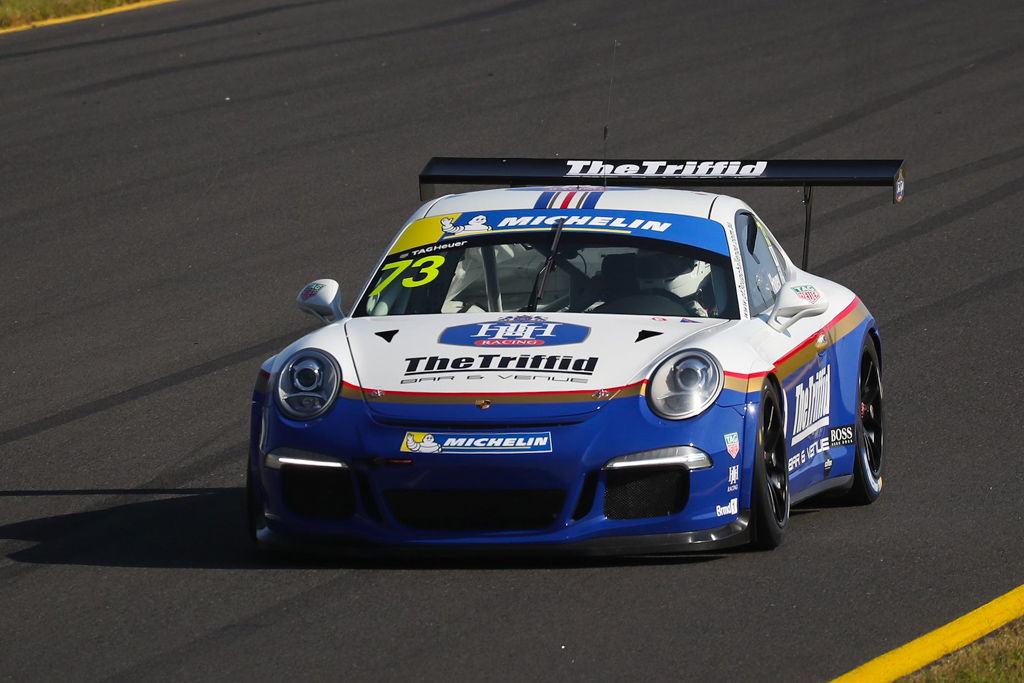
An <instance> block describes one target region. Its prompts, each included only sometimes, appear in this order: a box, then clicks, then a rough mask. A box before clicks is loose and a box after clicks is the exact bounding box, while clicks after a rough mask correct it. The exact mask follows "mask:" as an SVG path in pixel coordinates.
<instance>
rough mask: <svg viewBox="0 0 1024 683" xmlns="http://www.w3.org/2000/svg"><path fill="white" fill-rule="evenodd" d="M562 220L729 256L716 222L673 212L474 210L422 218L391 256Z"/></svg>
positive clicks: (539, 228)
mask: <svg viewBox="0 0 1024 683" xmlns="http://www.w3.org/2000/svg"><path fill="white" fill-rule="evenodd" d="M559 220H563V221H565V226H564V228H563V230H564V231H565V232H590V233H598V234H607V235H616V234H618V235H632V236H638V237H644V236H646V237H653V238H657V239H659V240H665V241H669V242H676V243H678V244H685V245H688V246H692V247H697V248H699V249H705V250H707V251H710V252H713V253H716V254H722V255H724V256H728V255H729V245H728V243H727V241H726V237H725V229H724V228H723V227H722V226H721V224H719V223H716V222H715V221H712V220H708V219H706V218H697V217H694V216H680V215H678V214H671V213H656V212H652V211H624V210H618V209H616V210H610V211H600V210H587V211H579V210H577V211H573V210H565V209H519V210H504V211H470V212H466V213H452V214H446V215H443V216H431V217H429V218H421V219H420V220H418V221H414V222H413V223H411V224H410V225H409V226H408V227H406V229H405V230H404V231H403V232H402V234H401V235H400V236H399V237H398V239H397V240H396V241H395V244H394V246H393V247H392V248H391V251H390V252H389V255H394V254H398V253H401V252H405V251H411V250H415V249H417V248H422V247H427V246H428V245H434V244H439V243H445V242H451V241H453V240H454V241H459V240H462V239H465V238H467V237H472V236H477V235H484V234H489V233H496V232H550V231H551V230H553V229H554V227H555V226H556V225H557V224H558V221H559ZM413 253H414V254H415V252H413Z"/></svg>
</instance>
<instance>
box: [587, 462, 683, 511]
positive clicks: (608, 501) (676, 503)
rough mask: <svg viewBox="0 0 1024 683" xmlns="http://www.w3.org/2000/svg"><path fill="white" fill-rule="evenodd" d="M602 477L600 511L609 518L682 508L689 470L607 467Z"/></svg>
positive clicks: (676, 468)
mask: <svg viewBox="0 0 1024 683" xmlns="http://www.w3.org/2000/svg"><path fill="white" fill-rule="evenodd" d="M606 477H607V479H606V485H605V494H604V514H605V517H608V518H609V519H639V518H643V517H662V516H664V515H671V514H674V513H676V512H679V511H680V510H682V509H683V507H684V506H685V505H686V500H687V498H688V497H689V495H690V477H689V472H687V471H686V470H684V469H682V468H678V467H672V468H666V467H662V468H653V467H652V468H647V467H633V468H629V469H622V470H608V471H607V474H606Z"/></svg>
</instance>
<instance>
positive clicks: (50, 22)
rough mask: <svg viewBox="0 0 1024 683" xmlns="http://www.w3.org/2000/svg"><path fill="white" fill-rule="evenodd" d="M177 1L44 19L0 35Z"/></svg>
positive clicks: (145, 1)
mask: <svg viewBox="0 0 1024 683" xmlns="http://www.w3.org/2000/svg"><path fill="white" fill-rule="evenodd" d="M177 1H178V0H142V2H136V3H133V4H131V5H121V6H119V7H111V8H110V9H104V10H100V11H99V12H87V13H86V14H72V15H71V16H68V17H58V18H57V19H45V20H44V21H36V22H33V23H31V24H26V25H24V26H12V27H11V28H0V33H14V32H15V31H25V30H27V29H30V28H38V27H40V26H52V25H53V24H66V23H67V22H69V21H79V20H81V19H92V18H93V17H102V16H104V15H107V14H116V13H117V12H128V11H130V10H133V9H141V8H143V7H152V6H153V5H166V4H167V3H169V2H177Z"/></svg>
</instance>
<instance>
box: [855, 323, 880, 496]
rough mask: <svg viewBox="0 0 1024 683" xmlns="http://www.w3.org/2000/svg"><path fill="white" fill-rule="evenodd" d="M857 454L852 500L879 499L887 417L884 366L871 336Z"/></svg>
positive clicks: (863, 357)
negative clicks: (884, 404) (883, 390)
mask: <svg viewBox="0 0 1024 683" xmlns="http://www.w3.org/2000/svg"><path fill="white" fill-rule="evenodd" d="M856 406H857V416H856V447H857V451H856V455H855V460H854V463H853V486H852V487H851V488H850V493H849V496H848V500H849V502H851V503H854V504H857V505H867V504H869V503H873V502H875V500H876V499H877V498H878V496H879V495H880V494H881V493H882V464H883V459H882V452H883V450H882V449H883V445H884V437H885V418H884V412H883V409H882V369H881V364H880V363H879V362H878V350H877V349H876V348H875V344H874V341H873V340H872V339H871V337H868V338H867V339H865V340H864V348H863V350H862V351H861V354H860V380H859V382H858V383H857V403H856Z"/></svg>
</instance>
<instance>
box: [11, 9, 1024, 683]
mask: <svg viewBox="0 0 1024 683" xmlns="http://www.w3.org/2000/svg"><path fill="white" fill-rule="evenodd" d="M1022 25H1024V6H1022V5H1021V3H1019V2H1017V1H1016V0H1009V1H1006V2H984V3H981V2H975V3H961V2H936V1H935V0H927V1H924V0H921V1H912V2H899V3H897V2H888V3H884V4H883V3H868V2H862V3H855V2H843V3H818V2H805V3H800V4H797V3H788V2H783V3H761V2H721V3H685V4H684V3H680V2H670V1H667V0H665V1H651V2H644V3H637V2H634V3H622V2H614V1H611V0H609V1H595V2H552V1H549V2H543V1H539V0H516V1H498V0H490V1H487V2H479V3H461V4H460V3H440V2H430V3H426V2H414V1H412V0H408V1H405V2H389V3H383V2H371V1H370V0H362V1H334V2H332V1H328V0H308V1H305V2H294V3H283V2H270V1H268V0H220V1H214V0H181V2H178V3H174V4H170V5H164V6H159V7H154V8H150V9H147V10H143V11H138V12H127V13H123V14H118V15H113V16H109V17H105V18H102V19H93V20H89V21H86V22H80V23H72V24H65V25H60V26H53V27H48V28H43V29H36V30H31V31H24V32H20V33H13V34H9V35H0V245H2V246H0V278H2V280H0V281H2V283H3V297H2V299H0V320H2V321H3V323H2V326H0V358H2V359H3V361H2V366H0V393H2V396H3V399H4V400H3V408H2V410H0V463H2V476H0V551H2V556H0V557H2V559H0V644H2V645H0V676H3V677H6V678H10V679H15V680H54V679H57V678H58V677H62V678H63V677H66V676H68V675H70V677H72V678H74V679H76V680H97V679H105V678H119V679H130V680H149V679H186V678H188V679H195V678H201V679H204V680H214V679H223V678H228V677H230V678H242V677H243V676H244V677H252V678H255V679H258V680H261V679H270V678H278V679H279V678H283V677H297V678H300V679H308V678H320V679H324V678H329V679H330V678H333V679H346V680H374V679H376V680H380V679H420V678H422V679H427V680H447V679H461V680H482V679H485V678H486V679H488V680H529V679H540V680H552V679H571V680H583V679H587V680H640V679H643V680H668V679H676V680H679V679H682V680H719V679H722V680H724V679H734V680H758V681H764V680H787V681H802V680H807V681H815V680H823V679H827V678H830V677H832V676H835V675H838V674H840V673H843V672H844V671H847V670H849V669H851V668H853V667H855V666H856V665H858V664H861V663H862V662H864V661H866V660H868V659H870V658H872V657H874V656H877V655H879V654H881V653H883V652H885V651H887V650H889V649H891V648H893V647H896V646H898V645H900V644H902V643H904V642H907V641H908V640H910V639H912V638H914V637H916V636H918V635H920V634H922V633H924V632H926V631H929V630H931V629H933V628H935V627H938V626H940V625H941V624H943V623H946V622H948V621H950V620H951V619H953V618H955V617H957V616H959V615H961V614H963V613H965V612H967V611H969V610H970V609H972V608H974V607H976V606H978V605H980V604H982V603H984V602H987V601H988V600H990V599H992V598H994V597H996V596H997V595H999V594H1001V593H1003V592H1005V591H1007V590H1009V589H1011V588H1013V587H1015V586H1017V585H1019V584H1021V583H1024V570H1022V566H1024V545H1022V542H1021V531H1022V514H1021V510H1022V496H1021V490H1022V484H1024V468H1022V467H1021V459H1020V452H1019V451H1020V441H1021V438H1020V437H1021V427H1020V417H1019V415H1020V411H1019V408H1018V404H1019V396H1020V383H1021V381H1022V380H1024V369H1022V368H1024V364H1022V362H1021V353H1020V352H1019V350H1018V345H1019V342H1020V339H1021V336H1022V335H1021V333H1022V331H1024V326H1022V323H1021V320H1022V316H1021V302H1022V301H1024V265H1022V264H1024V237H1022V231H1021V216H1022V215H1024V194H1022V190H1024V179H1022V178H1024V135H1022V133H1021V130H1022V128H1021V126H1022V121H1024V87H1022V83H1024V49H1022V48H1024V43H1022V40H1021V32H1020V28H1021V26H1022ZM613 40H618V41H619V42H620V43H621V47H619V48H618V53H617V57H616V62H617V63H616V68H615V76H614V91H613V97H612V103H611V117H610V129H611V132H610V139H609V142H608V154H607V156H609V157H616V156H618V157H638V158H673V157H675V158H787V157H788V158H844V157H879V158H886V157H896V158H900V157H902V158H905V159H906V160H907V168H908V183H907V200H906V202H905V203H904V204H903V205H901V206H898V207H894V206H892V205H891V204H890V203H889V198H888V194H887V192H886V191H884V190H879V189H877V188H866V189H857V188H854V189H824V190H819V191H818V192H817V193H816V196H815V215H816V230H815V234H814V239H813V241H812V245H811V263H812V269H813V270H815V271H816V272H819V273H821V274H823V275H825V276H826V277H830V278H832V279H835V280H838V281H840V282H842V283H844V284H846V285H847V286H849V287H851V288H852V289H853V290H854V291H856V292H857V293H858V294H860V296H861V297H862V298H863V300H864V301H865V302H866V303H867V304H868V306H869V307H870V308H871V310H872V311H873V312H874V314H875V315H876V316H877V317H878V319H879V320H880V321H881V325H882V330H883V342H884V359H883V363H884V370H885V380H886V391H887V407H888V411H889V412H888V417H889V420H890V422H889V432H888V451H887V468H888V470H887V477H886V490H885V492H884V494H883V496H882V498H881V499H880V501H879V502H878V503H877V504H876V505H873V506H870V507H864V508H844V507H834V506H816V505H810V506H804V507H803V508H801V509H800V510H798V511H796V512H795V514H794V518H793V521H792V525H791V529H790V532H789V535H788V537H787V540H786V543H785V544H784V545H783V547H782V548H780V549H779V550H777V551H774V552H770V553H754V552H735V553H724V554H712V555H706V556H700V557H696V558H683V559H677V558H659V559H654V560H629V561H614V560H613V561H601V562H589V561H586V562H526V563H524V562H500V561H487V562H471V561H459V562H447V563H446V562H433V563H418V564H417V563H395V562H354V561H346V560H341V559H335V560H315V559H309V558H299V559H296V560H294V561H282V562H277V563H270V564H264V563H261V562H260V561H258V560H257V559H256V558H254V557H253V556H252V555H251V554H250V553H249V552H248V551H247V546H246V543H245V540H244V538H243V525H242V501H243V492H242V488H241V487H242V485H243V463H244V458H245V439H246V429H247V422H246V421H247V408H248V401H249V392H250V389H251V386H252V383H253V380H254V378H255V374H256V370H257V367H258V365H259V362H260V361H261V360H262V359H263V358H264V357H266V356H267V355H270V354H271V353H273V352H274V351H275V350H277V349H278V348H280V347H281V346H283V345H284V344H285V343H286V341H288V340H290V339H291V338H293V337H295V336H297V335H299V334H301V333H303V332H305V331H307V330H310V329H313V323H312V322H311V319H310V318H307V317H304V316H303V315H302V314H301V313H300V312H299V311H298V310H296V309H295V307H294V305H293V298H294V296H295V293H296V292H297V290H298V289H299V288H300V287H301V286H302V285H303V284H304V283H305V282H306V281H308V280H311V279H314V278H316V277H335V278H337V279H338V280H340V282H341V283H342V287H343V291H344V292H347V293H348V294H349V296H350V297H351V296H352V295H353V294H354V293H355V292H356V290H357V289H358V287H359V286H360V285H361V283H362V279H363V277H365V275H366V274H367V272H368V269H369V268H370V267H371V266H372V264H373V262H374V261H375V259H376V258H377V256H378V254H379V252H380V251H381V250H382V249H383V247H384V246H385V245H386V243H387V241H388V240H389V238H390V237H391V236H392V234H393V232H394V231H395V229H396V228H397V227H398V226H399V225H400V223H401V222H402V221H403V220H404V219H405V217H406V216H407V215H408V214H410V213H411V212H412V211H413V210H414V209H415V207H416V206H417V205H418V201H417V191H416V174H417V172H418V171H419V169H420V168H421V166H422V164H423V163H424V162H425V161H426V160H427V159H428V158H429V157H430V156H432V155H473V156H552V155H560V156H563V157H566V156H576V157H577V158H595V159H596V158H601V156H602V154H603V150H602V142H601V130H602V126H603V124H604V120H605V112H606V109H607V106H608V104H607V103H608V84H609V66H610V65H609V62H610V57H611V45H612V41H613ZM736 194H739V195H740V196H743V197H744V198H746V199H747V200H748V201H749V202H750V203H751V204H752V205H753V206H755V208H757V209H758V210H759V211H760V213H761V214H762V216H763V217H764V218H765V219H766V221H767V222H768V223H769V225H770V226H772V227H773V228H774V230H775V232H776V234H778V235H779V236H780V238H781V239H782V240H783V241H784V243H785V244H786V245H787V247H788V249H789V251H790V252H791V253H796V254H799V250H800V244H801V242H800V234H801V230H802V225H801V223H802V215H803V214H802V208H801V205H800V203H799V190H795V189H791V190H785V189H782V190H758V191H738V192H737V193H736Z"/></svg>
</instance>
